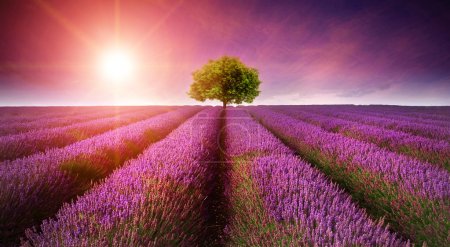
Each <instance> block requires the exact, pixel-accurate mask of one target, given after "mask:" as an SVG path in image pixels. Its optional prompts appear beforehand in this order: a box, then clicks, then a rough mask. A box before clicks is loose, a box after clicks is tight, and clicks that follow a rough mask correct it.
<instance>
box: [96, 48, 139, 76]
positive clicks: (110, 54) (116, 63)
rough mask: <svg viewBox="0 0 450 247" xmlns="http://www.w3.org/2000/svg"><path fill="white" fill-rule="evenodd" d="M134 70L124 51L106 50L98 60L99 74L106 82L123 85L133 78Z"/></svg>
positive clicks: (128, 56) (131, 61)
mask: <svg viewBox="0 0 450 247" xmlns="http://www.w3.org/2000/svg"><path fill="white" fill-rule="evenodd" d="M134 70H135V64H134V61H133V59H132V56H131V54H130V53H129V52H127V51H126V50H123V49H118V48H115V49H111V50H107V51H105V52H104V53H103V54H102V56H101V58H100V73H101V75H102V76H103V77H104V78H105V79H107V80H108V81H111V82H116V83H118V82H120V83H124V82H126V80H127V79H130V78H131V77H132V76H133V73H134Z"/></svg>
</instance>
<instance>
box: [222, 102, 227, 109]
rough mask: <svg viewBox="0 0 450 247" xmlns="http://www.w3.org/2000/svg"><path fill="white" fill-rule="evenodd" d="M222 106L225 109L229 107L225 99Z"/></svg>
mask: <svg viewBox="0 0 450 247" xmlns="http://www.w3.org/2000/svg"><path fill="white" fill-rule="evenodd" d="M222 107H223V109H225V108H227V102H225V101H223V102H222Z"/></svg>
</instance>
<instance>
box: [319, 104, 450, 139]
mask: <svg viewBox="0 0 450 247" xmlns="http://www.w3.org/2000/svg"><path fill="white" fill-rule="evenodd" d="M320 112H321V113H325V114H327V115H329V116H333V117H337V118H342V119H346V120H351V121H356V122H358V123H362V124H368V125H374V126H378V127H383V128H386V129H393V130H397V131H403V132H406V133H410V134H413V135H418V136H422V137H426V138H432V139H437V140H443V141H447V142H450V129H449V128H445V127H440V126H433V125H430V124H420V123H415V122H411V121H401V120H392V119H385V118H381V117H374V116H366V115H365V114H364V112H361V113H346V112H335V111H331V110H325V109H324V110H322V111H320Z"/></svg>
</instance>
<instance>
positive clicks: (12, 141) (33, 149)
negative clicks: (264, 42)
mask: <svg viewBox="0 0 450 247" xmlns="http://www.w3.org/2000/svg"><path fill="white" fill-rule="evenodd" d="M167 110H168V109H165V108H162V107H161V108H160V107H158V108H151V109H149V110H145V111H139V112H132V113H128V114H124V115H121V116H120V115H119V116H114V117H109V118H101V119H96V120H92V121H88V122H82V123H76V124H72V125H69V126H65V127H60V128H52V129H43V130H36V131H30V132H26V133H22V134H17V135H7V136H1V137H0V161H5V160H13V159H17V158H20V157H24V156H28V155H31V154H34V153H37V152H42V151H45V150H47V149H50V148H58V147H64V146H66V145H69V144H71V143H74V142H77V141H81V140H83V139H87V138H89V137H92V136H94V135H98V134H101V133H103V132H106V131H109V130H112V129H115V128H118V127H120V126H124V125H127V124H131V123H133V122H137V121H140V120H143V119H146V118H149V117H152V116H154V115H157V114H160V113H163V112H166V111H167Z"/></svg>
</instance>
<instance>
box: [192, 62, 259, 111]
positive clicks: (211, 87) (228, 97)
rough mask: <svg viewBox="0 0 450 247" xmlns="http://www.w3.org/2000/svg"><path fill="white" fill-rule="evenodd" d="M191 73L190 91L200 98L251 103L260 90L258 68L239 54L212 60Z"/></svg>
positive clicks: (201, 99) (229, 102)
mask: <svg viewBox="0 0 450 247" xmlns="http://www.w3.org/2000/svg"><path fill="white" fill-rule="evenodd" d="M192 75H193V78H194V82H193V83H192V85H191V88H190V91H189V93H188V94H189V96H191V98H194V99H196V100H199V101H205V100H207V99H210V100H214V99H217V100H220V101H222V102H223V105H224V106H225V105H227V104H241V103H242V102H247V103H251V102H253V100H254V99H255V98H256V96H258V95H259V92H260V91H259V90H258V88H259V84H260V83H261V81H260V80H259V78H258V71H257V70H256V69H254V68H250V67H247V66H245V64H243V63H242V62H241V61H240V60H239V58H237V57H228V56H223V57H221V58H219V59H217V60H210V61H209V62H208V63H207V64H206V65H204V66H203V68H201V69H199V70H197V71H194V73H193V74H192Z"/></svg>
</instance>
